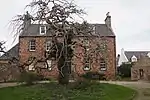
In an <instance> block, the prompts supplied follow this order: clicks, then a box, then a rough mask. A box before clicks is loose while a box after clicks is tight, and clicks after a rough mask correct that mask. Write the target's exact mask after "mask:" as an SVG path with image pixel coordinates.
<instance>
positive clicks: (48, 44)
mask: <svg viewBox="0 0 150 100" xmlns="http://www.w3.org/2000/svg"><path fill="white" fill-rule="evenodd" d="M51 46H52V42H51V41H46V51H49V50H50V49H51Z"/></svg>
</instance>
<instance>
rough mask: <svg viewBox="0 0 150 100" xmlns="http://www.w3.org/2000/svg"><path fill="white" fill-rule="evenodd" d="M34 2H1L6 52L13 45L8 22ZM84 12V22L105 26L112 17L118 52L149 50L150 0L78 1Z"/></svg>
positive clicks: (1, 34) (0, 30) (1, 31)
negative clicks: (106, 21)
mask: <svg viewBox="0 0 150 100" xmlns="http://www.w3.org/2000/svg"><path fill="white" fill-rule="evenodd" d="M30 1H31V0H3V1H2V0H1V3H0V12H1V14H0V40H1V41H2V40H5V41H7V44H6V46H7V50H8V49H10V48H11V47H12V46H13V45H15V43H14V44H12V41H13V39H12V37H13V36H12V35H11V34H10V32H11V31H10V29H9V27H8V26H9V25H8V23H9V21H10V20H11V19H12V18H13V17H14V16H15V15H17V14H22V13H24V12H25V11H24V8H25V5H27V4H28V3H29V2H30ZM75 3H76V4H77V5H79V6H80V7H81V8H83V9H85V11H86V12H87V14H88V15H87V16H86V17H85V19H86V20H87V21H88V22H91V23H104V19H105V17H106V13H107V12H110V15H111V16H112V28H113V30H114V32H115V34H116V39H117V41H116V43H117V53H120V50H121V48H124V49H125V50H150V10H149V9H150V6H149V4H150V0H75Z"/></svg>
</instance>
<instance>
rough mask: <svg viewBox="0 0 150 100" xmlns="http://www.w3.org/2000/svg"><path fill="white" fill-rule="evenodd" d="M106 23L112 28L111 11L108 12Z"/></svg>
mask: <svg viewBox="0 0 150 100" xmlns="http://www.w3.org/2000/svg"><path fill="white" fill-rule="evenodd" d="M105 24H106V25H107V27H109V28H111V16H110V12H108V13H107V14H106V19H105Z"/></svg>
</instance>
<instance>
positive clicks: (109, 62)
mask: <svg viewBox="0 0 150 100" xmlns="http://www.w3.org/2000/svg"><path fill="white" fill-rule="evenodd" d="M26 25H28V26H27V27H26V28H25V30H23V32H22V34H20V36H19V43H18V44H17V45H18V50H19V51H18V52H16V53H17V54H16V55H18V58H19V61H20V64H24V63H26V62H27V61H28V60H29V58H37V59H44V58H45V57H46V55H47V51H48V50H49V47H50V46H51V41H52V37H51V35H50V31H49V30H47V27H48V26H47V25H43V24H42V25H41V24H31V23H30V21H28V22H27V24H26ZM92 25H93V30H94V34H95V35H93V36H91V37H88V38H87V37H86V38H85V36H77V37H75V38H74V41H76V42H77V43H76V45H75V47H74V53H75V54H76V55H78V56H80V57H79V58H78V57H75V56H74V57H73V58H72V62H73V64H72V65H71V72H72V73H75V74H76V75H79V76H80V75H82V74H84V73H86V72H89V71H93V72H100V73H104V74H105V76H106V78H107V79H114V78H115V75H116V38H115V34H114V32H113V30H112V28H111V16H110V15H108V14H107V16H106V19H105V24H92ZM83 40H86V43H83ZM60 41H61V39H60ZM103 42H105V45H106V46H107V49H106V50H104V52H105V55H106V56H107V57H106V58H107V59H105V58H104V56H103V55H102V52H100V51H99V52H94V53H93V54H92V56H91V57H90V59H89V60H88V61H86V62H84V57H83V55H84V51H85V50H84V49H83V48H82V47H81V45H82V44H84V45H87V47H88V49H87V51H88V53H89V54H90V53H91V52H93V51H92V50H93V48H96V47H97V45H96V43H98V44H102V43H103ZM13 48H14V47H13ZM99 48H100V47H99ZM47 63H48V65H46V64H45V63H44V62H38V63H36V64H35V63H34V62H33V63H31V64H30V65H29V66H25V67H26V69H27V70H30V71H38V73H40V74H42V75H44V76H45V77H47V78H49V77H50V78H57V77H58V75H59V72H58V69H57V63H56V61H55V60H54V59H52V58H49V59H48V60H47ZM39 67H40V69H39V70H36V69H35V68H39Z"/></svg>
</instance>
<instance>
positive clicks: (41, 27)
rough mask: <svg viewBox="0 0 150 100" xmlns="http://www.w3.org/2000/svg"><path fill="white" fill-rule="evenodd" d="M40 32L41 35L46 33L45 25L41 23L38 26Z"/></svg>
mask: <svg viewBox="0 0 150 100" xmlns="http://www.w3.org/2000/svg"><path fill="white" fill-rule="evenodd" d="M43 30H44V32H42V31H43ZM40 34H41V35H44V34H46V26H45V25H41V26H40Z"/></svg>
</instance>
